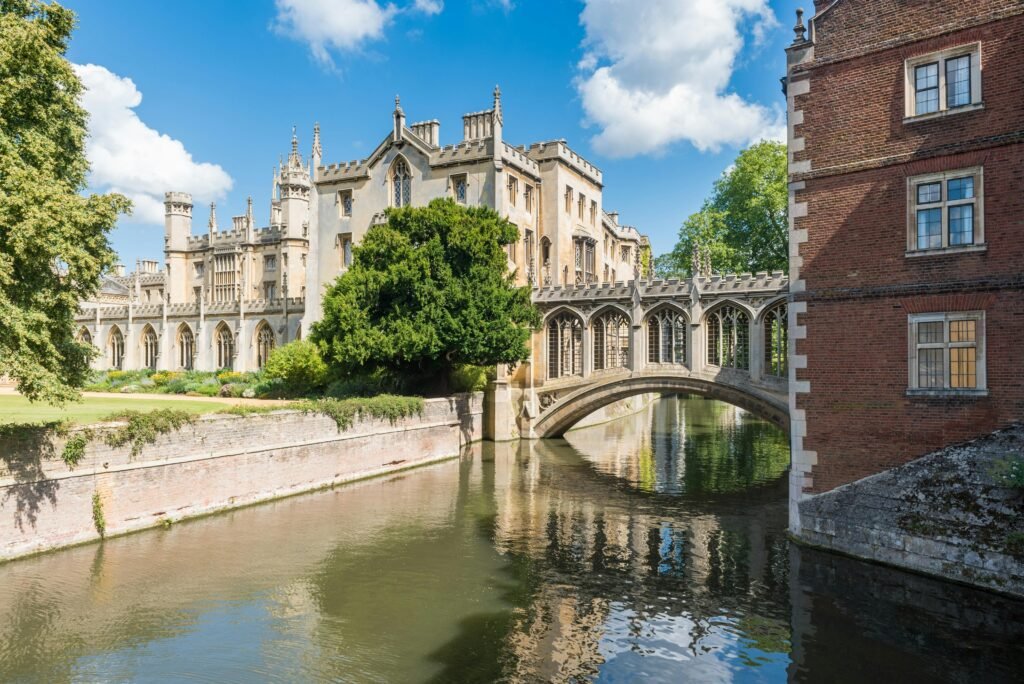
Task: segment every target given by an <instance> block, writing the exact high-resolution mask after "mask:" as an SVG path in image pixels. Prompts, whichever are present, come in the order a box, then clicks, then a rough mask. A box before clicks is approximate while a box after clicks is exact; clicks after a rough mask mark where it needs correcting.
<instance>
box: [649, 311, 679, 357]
mask: <svg viewBox="0 0 1024 684" xmlns="http://www.w3.org/2000/svg"><path fill="white" fill-rule="evenodd" d="M647 362H648V363H672V364H678V365H685V364H686V316H684V315H683V314H682V313H680V312H678V311H676V310H674V309H661V310H660V311H657V312H655V313H653V314H651V315H650V316H649V317H648V318H647Z"/></svg>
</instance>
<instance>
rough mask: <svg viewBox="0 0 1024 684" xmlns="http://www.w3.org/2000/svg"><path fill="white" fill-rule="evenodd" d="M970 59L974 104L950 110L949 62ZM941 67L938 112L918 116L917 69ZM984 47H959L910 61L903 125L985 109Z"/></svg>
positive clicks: (971, 45)
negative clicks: (929, 66) (947, 73)
mask: <svg viewBox="0 0 1024 684" xmlns="http://www.w3.org/2000/svg"><path fill="white" fill-rule="evenodd" d="M965 55H970V56H971V101H970V103H969V104H966V105H960V106H959V107H953V108H952V109H950V108H949V107H948V106H947V103H946V60H949V59H955V58H957V57H963V56H965ZM932 63H938V65H939V109H938V111H935V112H928V113H926V114H918V113H917V111H916V108H917V84H916V74H915V69H916V68H917V67H919V66H924V65H925V64H932ZM981 72H982V69H981V43H980V42H977V43H968V44H966V45H958V46H957V47H953V48H949V49H947V50H941V51H939V52H930V53H928V54H926V55H919V56H917V57H911V58H909V59H907V60H906V61H905V62H904V69H903V77H904V93H905V97H904V98H903V99H904V104H905V111H904V121H923V120H926V119H934V118H936V117H940V116H947V115H950V114H958V113H961V112H970V111H974V110H976V109H982V108H983V107H984V103H983V102H982V100H981Z"/></svg>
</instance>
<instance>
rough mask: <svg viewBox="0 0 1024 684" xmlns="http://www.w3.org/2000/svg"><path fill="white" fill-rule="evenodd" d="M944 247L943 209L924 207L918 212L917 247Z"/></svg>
mask: <svg viewBox="0 0 1024 684" xmlns="http://www.w3.org/2000/svg"><path fill="white" fill-rule="evenodd" d="M936 247H942V210H941V209H923V210H921V211H919V212H917V248H918V249H934V248H936Z"/></svg>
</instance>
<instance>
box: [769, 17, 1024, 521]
mask: <svg viewBox="0 0 1024 684" xmlns="http://www.w3.org/2000/svg"><path fill="white" fill-rule="evenodd" d="M818 9H819V12H821V10H823V9H824V7H819V8H818ZM814 39H815V43H814V45H813V48H811V49H809V48H808V47H807V46H806V45H805V46H798V47H797V48H794V49H793V50H791V53H790V70H789V74H788V76H789V81H790V86H791V93H790V98H789V99H790V119H791V122H790V123H791V132H790V143H791V148H790V152H791V167H790V180H791V194H792V199H791V207H798V208H800V210H801V211H800V212H799V213H794V215H793V217H792V231H791V254H792V255H793V258H792V262H793V268H794V270H796V269H798V273H799V278H800V279H801V280H802V281H803V282H802V283H800V284H799V285H798V286H797V287H796V288H795V294H794V311H795V312H799V311H800V309H801V308H803V307H804V306H806V312H805V313H797V315H796V317H795V320H794V322H793V325H796V326H797V327H798V328H799V327H800V326H803V327H805V328H806V337H805V338H802V337H803V336H802V334H801V335H798V334H793V335H792V339H793V341H794V342H793V344H794V350H793V352H792V353H794V359H796V360H798V361H799V363H794V369H795V370H794V373H793V376H792V378H791V380H795V381H796V382H795V383H794V384H793V391H792V393H791V410H793V409H795V410H796V413H795V415H798V416H800V417H801V420H803V421H805V422H804V423H803V424H802V425H800V426H799V427H800V430H799V431H798V430H796V429H794V434H795V435H799V436H800V442H799V444H797V442H796V441H795V442H794V465H795V467H794V471H799V472H797V473H796V474H797V476H798V477H796V478H795V480H794V482H795V485H794V496H793V499H794V501H799V500H800V498H801V496H802V495H805V494H806V493H819V492H824V491H828V490H831V489H833V488H835V487H838V486H840V485H842V484H845V483H849V482H852V481H854V480H858V479H860V478H863V477H866V476H868V475H872V474H874V473H877V472H880V471H883V470H886V469H889V468H892V467H895V466H898V465H900V464H902V463H905V462H907V461H908V460H911V459H914V458H917V457H920V456H922V455H924V454H925V453H928V452H929V451H932V450H934V449H938V448H941V447H943V446H946V445H948V444H951V443H955V442H959V441H962V440H965V439H969V438H973V437H977V436H979V435H982V434H985V433H988V432H991V431H992V430H994V429H996V428H999V427H1001V426H1005V425H1007V424H1009V423H1010V422H1012V421H1014V420H1019V419H1020V418H1021V417H1022V416H1024V363H1022V359H1021V356H1022V355H1021V349H1022V348H1021V340H1024V240H1022V239H1021V238H1022V236H1024V192H1022V191H1021V189H1022V187H1024V107H1022V106H1021V102H1022V101H1024V100H1022V97H1024V96H1022V93H1024V5H1022V4H1021V3H1020V2H1019V1H1015V2H1007V1H1005V0H984V1H982V2H977V3H967V4H964V3H955V2H951V1H949V2H921V3H907V2H896V1H895V0H879V1H878V2H870V3H868V2H859V1H856V0H841V1H840V2H839V3H838V4H836V5H834V6H833V7H832V9H830V10H828V11H827V12H824V13H823V14H822V15H821V16H820V17H818V18H816V19H815V32H814ZM977 41H980V42H981V55H982V63H981V64H982V101H983V103H984V107H983V108H982V109H977V110H974V111H965V112H957V113H953V114H950V115H947V116H941V117H938V118H933V119H930V120H926V121H915V122H905V121H904V114H905V105H904V97H905V93H904V62H905V60H906V59H907V58H909V57H914V56H917V55H922V54H927V53H929V52H932V51H937V50H941V49H944V48H947V47H951V46H957V45H963V44H967V43H971V42H977ZM794 84H797V85H794ZM794 143H795V144H794ZM968 167H982V168H983V182H984V191H983V202H984V209H983V216H984V233H985V235H984V243H985V247H984V250H983V251H975V252H970V253H957V254H953V253H951V254H944V255H939V254H929V255H926V256H907V236H908V222H909V213H908V212H909V209H908V206H907V179H908V177H911V176H917V175H922V174H927V173H934V172H939V171H952V170H956V169H961V168H968ZM804 237H806V241H804ZM976 310H982V311H984V312H985V316H986V323H985V343H986V347H987V349H986V355H985V359H986V364H987V386H988V395H987V396H945V397H921V396H908V392H907V387H908V363H909V361H908V356H909V353H908V339H907V337H908V325H907V320H908V315H909V314H911V313H922V312H943V311H976ZM800 332H801V333H802V332H803V331H802V330H801V331H800ZM802 357H806V363H804V362H803V359H802ZM803 366H805V367H803ZM801 411H802V412H803V413H800V412H801ZM804 431H805V432H806V435H805V436H804V435H802V434H800V433H801V432H804ZM798 461H799V462H798ZM796 466H799V467H796ZM792 510H794V511H795V509H792ZM791 522H792V521H791Z"/></svg>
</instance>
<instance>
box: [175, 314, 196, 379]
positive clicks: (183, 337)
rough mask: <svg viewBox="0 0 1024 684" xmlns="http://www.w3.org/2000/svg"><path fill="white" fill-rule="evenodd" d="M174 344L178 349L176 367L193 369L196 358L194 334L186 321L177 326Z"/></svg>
mask: <svg viewBox="0 0 1024 684" xmlns="http://www.w3.org/2000/svg"><path fill="white" fill-rule="evenodd" d="M175 346H176V347H177V349H178V368H180V369H181V370H193V368H195V359H196V336H195V333H193V332H192V328H191V327H189V324H188V323H182V324H181V325H179V326H178V333H177V335H176V336H175Z"/></svg>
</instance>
